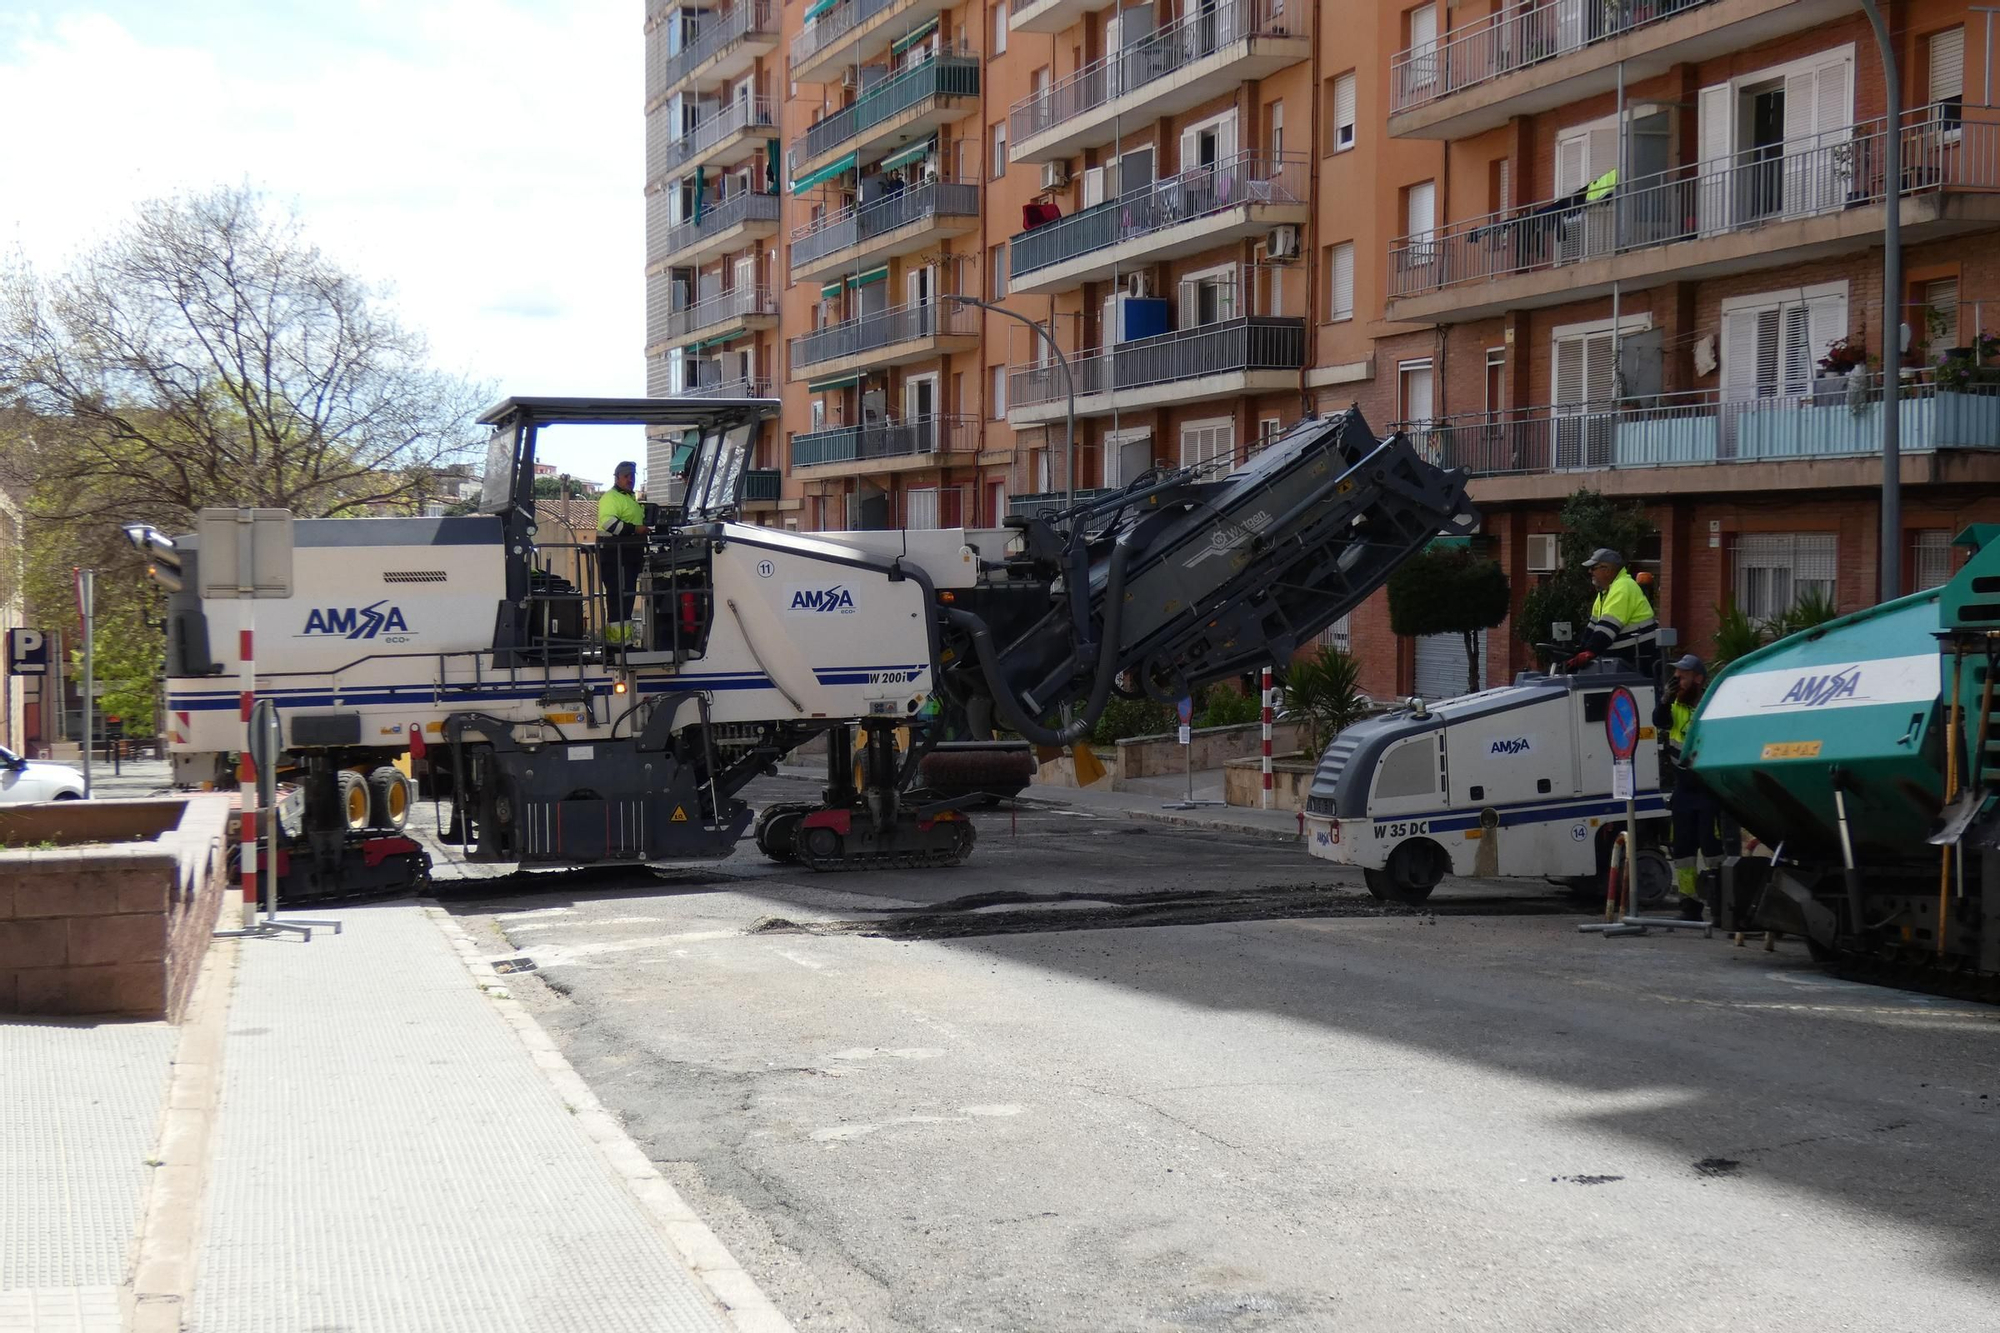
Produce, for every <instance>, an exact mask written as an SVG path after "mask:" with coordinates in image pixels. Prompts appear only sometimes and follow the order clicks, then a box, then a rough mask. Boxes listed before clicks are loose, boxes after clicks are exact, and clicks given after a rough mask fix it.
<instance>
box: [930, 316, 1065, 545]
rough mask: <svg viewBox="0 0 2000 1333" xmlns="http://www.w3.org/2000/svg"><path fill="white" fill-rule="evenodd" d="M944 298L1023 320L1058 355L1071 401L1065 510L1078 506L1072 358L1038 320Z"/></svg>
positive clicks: (1057, 358) (1057, 359)
mask: <svg viewBox="0 0 2000 1333" xmlns="http://www.w3.org/2000/svg"><path fill="white" fill-rule="evenodd" d="M940 295H941V297H942V299H944V300H946V301H954V302H956V303H957V304H959V305H971V306H978V307H979V308H980V309H981V310H990V311H992V312H993V313H994V314H996V315H1005V316H1007V318H1009V319H1016V320H1019V321H1020V322H1021V323H1023V324H1026V325H1027V326H1028V327H1029V328H1031V329H1033V330H1034V331H1035V334H1036V336H1037V337H1039V338H1041V340H1042V341H1043V342H1045V343H1047V344H1048V345H1049V350H1050V351H1051V352H1054V353H1055V354H1056V364H1057V365H1058V366H1061V367H1062V376H1063V392H1064V394H1065V395H1067V398H1068V405H1067V411H1066V418H1065V421H1064V426H1063V433H1064V436H1065V440H1064V444H1065V447H1066V450H1067V453H1068V462H1067V465H1066V468H1065V471H1066V472H1067V474H1068V475H1067V478H1066V481H1067V484H1066V485H1065V486H1064V488H1063V506H1064V507H1065V508H1069V507H1072V506H1074V505H1075V504H1076V381H1075V380H1074V379H1072V378H1071V377H1070V373H1069V358H1068V357H1066V356H1064V355H1063V350H1062V348H1060V347H1058V346H1056V335H1055V334H1054V333H1053V332H1051V331H1050V330H1048V329H1045V328H1043V327H1042V326H1041V325H1039V324H1037V323H1035V321H1034V320H1032V319H1029V318H1028V317H1027V316H1026V315H1024V314H1022V313H1021V312H1020V311H1018V310H1009V309H1007V307H1005V306H999V305H995V304H993V303H992V302H991V301H982V300H980V299H979V298H978V297H976V296H961V295H959V294H958V293H956V292H944V293H941V294H940ZM994 517H995V518H996V519H997V518H998V517H999V515H997V514H996V515H994Z"/></svg>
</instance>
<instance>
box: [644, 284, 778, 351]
mask: <svg viewBox="0 0 2000 1333" xmlns="http://www.w3.org/2000/svg"><path fill="white" fill-rule="evenodd" d="M777 322H778V297H777V294H776V293H775V292H773V291H772V290H771V289H770V288H769V287H735V288H732V289H730V290H729V291H726V292H721V293H719V294H717V295H715V296H711V297H708V298H707V299H706V300H702V301H697V302H695V303H694V304H693V305H691V306H684V307H682V308H681V309H679V310H673V311H669V312H668V313H667V317H666V319H665V321H664V325H665V327H664V328H662V329H660V330H657V331H655V333H654V335H653V340H654V341H655V342H666V343H685V342H694V341H697V340H702V341H705V340H707V339H710V338H728V337H734V336H735V335H737V334H740V333H747V332H749V331H750V330H752V329H768V328H770V327H771V326H772V325H774V324H776V323H777Z"/></svg>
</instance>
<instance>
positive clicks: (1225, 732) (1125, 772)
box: [1117, 722, 1305, 781]
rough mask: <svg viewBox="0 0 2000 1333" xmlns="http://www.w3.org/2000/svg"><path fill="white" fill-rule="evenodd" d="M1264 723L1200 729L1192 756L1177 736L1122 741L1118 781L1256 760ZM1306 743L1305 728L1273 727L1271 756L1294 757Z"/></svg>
mask: <svg viewBox="0 0 2000 1333" xmlns="http://www.w3.org/2000/svg"><path fill="white" fill-rule="evenodd" d="M1263 743H1264V733H1263V724H1262V723H1258V722H1246V723H1244V724H1242V725H1241V726H1234V727H1198V728H1196V730H1195V733H1194V738H1193V742H1192V743H1191V744H1190V745H1189V746H1188V750H1189V753H1188V754H1182V753H1181V744H1180V742H1179V741H1178V740H1177V739H1175V738H1174V737H1173V736H1171V735H1168V736H1132V737H1128V738H1127V739H1125V740H1122V741H1120V742H1118V770H1117V771H1118V779H1119V780H1120V781H1122V780H1124V779H1127V778H1153V777H1160V776H1163V775H1165V774H1170V773H1179V772H1181V771H1182V770H1183V769H1184V768H1186V766H1187V765H1188V763H1189V762H1190V761H1192V762H1193V764H1194V767H1195V769H1196V770H1197V771H1199V770H1201V769H1204V768H1221V767H1222V766H1223V764H1224V763H1226V762H1228V761H1229V760H1231V759H1252V758H1256V757H1257V756H1258V755H1260V754H1261V753H1262V748H1261V747H1262V746H1263ZM1304 744H1305V728H1304V727H1303V726H1301V725H1300V724H1298V723H1296V722H1276V723H1273V724H1272V726H1271V753H1272V754H1292V753H1294V752H1296V751H1297V750H1299V749H1300V748H1301V747H1302V746H1303V745H1304Z"/></svg>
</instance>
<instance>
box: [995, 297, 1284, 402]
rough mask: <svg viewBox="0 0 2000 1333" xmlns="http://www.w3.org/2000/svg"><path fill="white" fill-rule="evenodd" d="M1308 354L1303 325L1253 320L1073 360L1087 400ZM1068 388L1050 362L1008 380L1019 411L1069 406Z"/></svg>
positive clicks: (1276, 365)
mask: <svg viewBox="0 0 2000 1333" xmlns="http://www.w3.org/2000/svg"><path fill="white" fill-rule="evenodd" d="M1305 356H1306V325H1305V321H1304V320H1302V319H1276V318H1270V317H1267V316H1257V315H1253V316H1249V317H1247V318H1243V319H1230V320H1224V321H1222V322H1220V323H1216V324H1203V325H1200V326H1199V327H1196V328H1192V329H1182V330H1180V331H1179V332H1177V333H1164V334H1161V335H1159V336H1158V337H1154V338H1139V339H1135V340H1134V341H1132V342H1127V343H1119V344H1118V345H1117V346H1115V347H1113V348H1111V349H1110V350H1108V351H1100V352H1090V353H1086V354H1085V355H1083V356H1073V357H1071V358H1070V362H1069V367H1070V377H1071V378H1072V379H1073V380H1075V382H1076V396H1077V397H1078V398H1084V397H1087V396H1089V395H1091V394H1100V393H1108V392H1111V391H1113V390H1117V389H1144V388H1151V387H1152V386H1154V385H1159V384H1173V383H1177V382H1180V381H1185V380H1193V379H1200V378H1202V377H1203V376H1207V375H1229V374H1240V373H1243V372H1246V371H1252V370H1297V369H1299V368H1300V367H1301V366H1303V365H1304V364H1305ZM1064 389H1065V385H1064V383H1063V373H1062V367H1061V366H1059V365H1057V364H1056V363H1055V362H1053V361H1051V362H1049V363H1048V364H1047V365H1039V366H1027V367H1024V368H1021V369H1018V370H1012V371H1009V372H1008V375H1007V401H1008V403H1009V404H1011V405H1012V406H1014V407H1039V406H1041V405H1043V404H1046V403H1061V402H1064V401H1065V399H1066V394H1065V392H1064Z"/></svg>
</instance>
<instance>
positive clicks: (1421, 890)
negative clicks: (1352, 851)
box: [1361, 838, 1449, 907]
mask: <svg viewBox="0 0 2000 1333" xmlns="http://www.w3.org/2000/svg"><path fill="white" fill-rule="evenodd" d="M1448 868H1449V863H1448V862H1447V861H1446V859H1445V854H1444V849H1443V848H1442V847H1439V846H1438V845H1437V844H1436V843H1434V842H1432V841H1430V840H1429V839H1428V838H1412V839H1410V840H1409V841H1408V842H1405V843H1403V844H1402V845H1400V846H1399V847H1397V848H1396V850H1395V851H1393V852H1391V853H1389V863H1388V864H1387V865H1385V866H1383V867H1382V868H1381V869H1380V870H1368V869H1364V870H1363V871H1362V872H1361V879H1362V882H1363V883H1365V884H1366V885H1367V886H1368V892H1369V895H1370V896H1371V897H1373V898H1375V899H1376V900H1377V901H1379V902H1385V903H1402V904H1403V905H1404V906H1406V907H1421V906H1423V905H1424V903H1425V902H1426V901H1428V900H1429V898H1430V896H1431V890H1432V889H1435V888H1436V887H1437V886H1438V881H1439V880H1441V879H1443V878H1444V872H1445V870H1446V869H1448Z"/></svg>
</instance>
